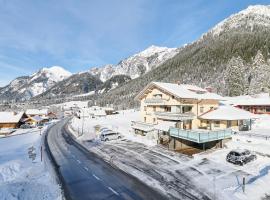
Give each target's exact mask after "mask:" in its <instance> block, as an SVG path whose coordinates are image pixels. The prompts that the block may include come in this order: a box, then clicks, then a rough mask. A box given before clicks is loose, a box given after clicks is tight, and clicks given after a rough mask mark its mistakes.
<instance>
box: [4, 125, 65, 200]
mask: <svg viewBox="0 0 270 200" xmlns="http://www.w3.org/2000/svg"><path fill="white" fill-rule="evenodd" d="M42 131H43V130H42ZM24 133H25V134H24ZM40 133H41V131H40V130H39V129H31V130H18V131H16V132H15V133H14V136H12V137H6V138H1V139H0V147H1V148H0V199H7V200H17V199H22V200H39V199H43V200H56V199H57V200H58V199H59V200H60V199H62V194H61V189H60V186H59V185H58V184H57V182H56V180H55V179H54V176H53V175H52V174H53V169H52V168H51V166H50V163H48V162H49V161H48V160H47V159H43V162H41V158H40V146H41V142H42V135H40ZM31 147H34V148H35V150H34V151H32V152H33V153H36V158H35V160H34V161H32V159H30V158H29V154H28V151H29V148H31ZM43 156H44V157H43V158H46V156H45V155H43Z"/></svg>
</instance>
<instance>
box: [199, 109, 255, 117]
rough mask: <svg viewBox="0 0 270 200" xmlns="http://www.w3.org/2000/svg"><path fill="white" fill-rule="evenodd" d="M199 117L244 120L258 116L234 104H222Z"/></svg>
mask: <svg viewBox="0 0 270 200" xmlns="http://www.w3.org/2000/svg"><path fill="white" fill-rule="evenodd" d="M199 118H201V119H209V120H244V119H254V118H257V116H256V115H255V114H253V113H251V112H248V111H245V110H243V109H240V108H235V107H233V106H220V107H219V108H217V109H216V110H213V111H210V112H208V113H206V114H203V115H201V116H200V117H199Z"/></svg>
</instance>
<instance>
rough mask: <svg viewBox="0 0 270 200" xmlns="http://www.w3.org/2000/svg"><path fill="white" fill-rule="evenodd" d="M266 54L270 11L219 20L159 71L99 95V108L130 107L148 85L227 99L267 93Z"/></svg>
mask: <svg viewBox="0 0 270 200" xmlns="http://www.w3.org/2000/svg"><path fill="white" fill-rule="evenodd" d="M269 55H270V6H250V7H248V8H247V9H245V10H243V11H241V12H239V13H237V14H235V15H232V16H230V17H229V18H228V19H225V20H224V21H222V22H221V23H219V24H218V25H216V26H215V27H214V28H213V29H211V30H210V31H209V32H207V33H205V34H204V35H203V36H202V37H201V38H200V39H199V40H197V41H195V42H193V43H192V44H189V45H186V46H185V47H183V48H182V49H180V51H179V53H178V54H177V55H176V56H174V57H173V58H172V59H169V60H168V61H165V62H164V63H163V64H161V65H160V66H158V67H157V68H155V69H153V70H151V71H150V72H148V73H146V74H145V75H142V76H141V77H139V78H137V79H134V80H131V81H130V82H128V83H127V84H126V85H123V86H121V87H118V88H116V89H114V90H112V91H110V92H109V93H107V94H103V95H102V96H100V97H99V101H98V102H97V103H100V104H112V103H113V104H115V105H119V104H120V107H123V108H125V107H134V106H136V105H137V102H134V96H135V95H136V94H137V93H138V92H139V91H140V90H141V89H142V88H143V87H144V86H146V85H147V84H148V83H149V82H151V81H166V82H176V81H180V82H182V83H188V84H196V85H198V86H201V87H207V86H211V87H212V88H214V90H215V91H216V92H218V93H220V94H223V95H230V96H234V95H240V94H253V93H257V92H261V91H264V92H269V90H270V82H269V80H270V56H269ZM119 102H121V103H119Z"/></svg>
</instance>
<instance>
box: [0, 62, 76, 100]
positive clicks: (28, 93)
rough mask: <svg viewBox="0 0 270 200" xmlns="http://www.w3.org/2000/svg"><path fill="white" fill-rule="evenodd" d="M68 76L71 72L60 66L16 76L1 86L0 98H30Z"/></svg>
mask: <svg viewBox="0 0 270 200" xmlns="http://www.w3.org/2000/svg"><path fill="white" fill-rule="evenodd" d="M69 76H71V73H70V72H68V71H66V70H65V69H63V68H62V67H58V66H54V67H50V68H42V69H41V70H39V71H38V72H36V73H34V74H32V75H30V76H23V77H19V78H16V79H15V80H13V81H12V82H11V83H10V84H9V85H7V86H6V87H3V88H1V89H0V99H2V100H5V99H7V100H10V99H11V98H12V99H17V100H23V99H30V98H32V97H34V96H37V95H39V94H41V93H43V92H45V91H47V90H48V89H49V88H51V87H52V86H54V85H55V84H56V83H58V82H60V81H62V80H64V79H66V78H68V77H69Z"/></svg>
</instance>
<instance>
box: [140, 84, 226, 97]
mask: <svg viewBox="0 0 270 200" xmlns="http://www.w3.org/2000/svg"><path fill="white" fill-rule="evenodd" d="M154 86H156V87H158V88H161V89H162V90H164V91H166V92H168V93H170V94H171V95H174V96H176V97H178V98H183V99H214V100H222V99H223V97H222V96H220V95H218V94H215V93H210V92H208V91H207V90H205V89H203V88H200V87H198V86H194V85H186V84H174V83H163V82H152V83H150V84H148V85H147V86H146V87H145V88H144V89H143V90H142V91H141V92H140V93H139V94H138V95H137V96H136V99H140V97H141V96H142V95H143V94H144V93H145V91H147V89H149V88H151V87H154Z"/></svg>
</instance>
